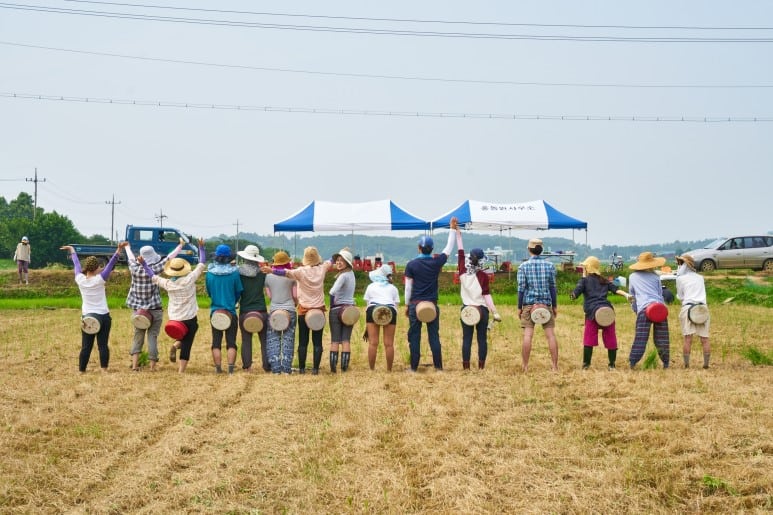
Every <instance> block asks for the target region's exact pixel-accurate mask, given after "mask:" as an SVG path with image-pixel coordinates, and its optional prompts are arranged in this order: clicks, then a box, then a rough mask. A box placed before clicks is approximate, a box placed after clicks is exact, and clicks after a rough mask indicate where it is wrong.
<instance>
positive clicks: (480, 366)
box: [478, 359, 486, 370]
mask: <svg viewBox="0 0 773 515" xmlns="http://www.w3.org/2000/svg"><path fill="white" fill-rule="evenodd" d="M485 367H486V360H485V359H479V360H478V370H483V369H484V368H485Z"/></svg>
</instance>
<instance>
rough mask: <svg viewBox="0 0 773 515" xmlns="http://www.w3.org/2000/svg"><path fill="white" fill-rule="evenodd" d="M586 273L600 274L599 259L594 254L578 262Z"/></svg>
mask: <svg viewBox="0 0 773 515" xmlns="http://www.w3.org/2000/svg"><path fill="white" fill-rule="evenodd" d="M580 264H581V265H582V266H583V268H585V272H586V273H588V274H597V275H601V261H599V258H597V257H596V256H588V257H586V258H585V261H583V262H582V263H580Z"/></svg>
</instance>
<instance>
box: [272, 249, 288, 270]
mask: <svg viewBox="0 0 773 515" xmlns="http://www.w3.org/2000/svg"><path fill="white" fill-rule="evenodd" d="M289 262H290V255H289V254H288V253H287V252H285V251H284V250H280V251H278V252H276V253H275V254H274V257H273V258H272V259H271V264H272V265H274V266H282V265H286V264H288V263H289Z"/></svg>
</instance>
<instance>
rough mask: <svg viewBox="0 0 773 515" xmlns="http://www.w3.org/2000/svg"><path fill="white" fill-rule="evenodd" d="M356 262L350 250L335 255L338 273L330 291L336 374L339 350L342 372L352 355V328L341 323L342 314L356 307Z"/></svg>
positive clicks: (332, 349)
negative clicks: (354, 268)
mask: <svg viewBox="0 0 773 515" xmlns="http://www.w3.org/2000/svg"><path fill="white" fill-rule="evenodd" d="M353 260H354V258H353V256H352V253H351V251H350V250H349V249H341V250H340V251H338V252H336V253H335V254H333V263H334V266H335V268H336V270H337V271H338V273H337V274H336V276H335V282H334V283H333V286H332V287H331V288H330V291H328V294H329V295H330V315H329V317H328V322H329V324H330V371H331V372H332V373H334V374H335V373H336V366H337V364H338V348H339V346H340V347H341V372H346V371H347V370H348V369H349V360H350V359H351V355H352V348H351V339H352V326H350V325H346V324H344V323H343V322H342V321H341V313H342V312H343V310H344V309H346V308H347V307H349V306H354V288H355V286H356V281H355V278H354V270H352V261H353Z"/></svg>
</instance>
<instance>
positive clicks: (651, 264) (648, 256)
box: [628, 251, 666, 270]
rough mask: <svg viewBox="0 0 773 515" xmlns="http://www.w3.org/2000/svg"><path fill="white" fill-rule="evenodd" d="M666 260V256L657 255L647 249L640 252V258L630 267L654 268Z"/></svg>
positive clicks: (634, 268)
mask: <svg viewBox="0 0 773 515" xmlns="http://www.w3.org/2000/svg"><path fill="white" fill-rule="evenodd" d="M665 262H666V258H664V257H655V254H653V253H652V252H649V251H647V252H642V253H641V254H639V259H637V261H636V263H634V264H632V265H631V266H629V267H628V268H630V269H631V270H652V269H655V268H657V267H659V266H663V264H664V263H665Z"/></svg>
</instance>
